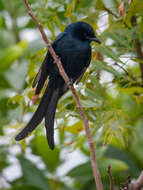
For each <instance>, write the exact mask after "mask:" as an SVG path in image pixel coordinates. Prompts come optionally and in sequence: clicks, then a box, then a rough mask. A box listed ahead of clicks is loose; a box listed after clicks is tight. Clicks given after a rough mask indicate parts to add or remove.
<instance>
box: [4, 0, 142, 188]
mask: <svg viewBox="0 0 143 190" xmlns="http://www.w3.org/2000/svg"><path fill="white" fill-rule="evenodd" d="M29 3H31V6H32V10H33V12H34V14H35V15H36V17H37V18H38V19H39V21H40V23H41V24H42V25H43V26H44V28H45V31H46V33H47V36H48V38H49V39H50V40H51V42H52V41H53V40H54V39H55V37H56V35H57V34H59V33H60V32H62V31H63V30H64V28H65V27H66V26H67V25H68V24H70V23H72V22H75V21H77V20H82V21H85V22H88V23H89V24H91V25H92V27H93V28H94V30H95V31H96V34H97V36H98V37H99V39H100V40H101V41H102V44H101V45H97V44H94V43H93V44H92V49H93V51H92V52H93V53H92V63H91V65H90V67H89V68H88V70H87V72H86V74H85V75H84V77H83V79H82V81H81V82H80V83H79V85H78V86H76V89H77V91H78V94H79V97H80V100H81V103H82V105H83V107H84V109H85V112H86V114H87V117H88V119H89V122H90V129H91V132H92V136H93V140H94V144H95V149H96V153H97V160H98V164H99V169H100V172H101V176H102V182H103V185H104V189H105V190H106V189H109V178H108V175H107V166H108V164H110V165H111V170H112V174H113V177H114V180H115V189H118V187H119V185H120V183H122V182H124V181H126V179H127V177H128V176H129V175H130V176H131V178H132V179H135V178H137V177H138V176H139V174H140V172H141V170H142V168H143V162H142V159H143V150H142V146H143V87H142V84H143V79H142V77H141V70H140V69H141V65H142V63H143V60H141V58H140V57H139V55H138V53H139V52H138V51H137V47H136V43H135V42H136V39H137V40H138V41H139V42H140V45H142V44H143V6H142V5H143V1H142V0H133V1H128V0H126V1H125V5H124V15H122V16H121V15H119V13H118V7H119V5H120V4H121V0H108V1H106V0H88V1H84V0H83V1H78V0H66V1H65V0H29ZM133 18H136V23H135V24H133V22H132V19H133ZM141 48H143V47H141ZM46 51H47V50H46V48H45V44H44V42H43V40H42V38H41V36H40V33H39V31H38V29H37V28H36V27H35V24H34V23H33V21H32V20H31V18H30V17H29V16H28V13H27V10H26V8H25V5H24V2H23V1H20V0H9V1H8V0H0V189H3V190H4V189H8V190H25V189H26V190H28V189H30V190H78V189H81V190H85V189H88V190H92V189H95V188H96V187H95V183H94V179H93V175H92V171H91V166H90V157H89V148H88V145H87V140H86V137H85V132H84V130H83V122H82V121H81V120H80V116H79V112H78V110H77V108H76V106H75V102H74V99H73V97H72V94H71V92H68V93H66V94H65V95H64V96H63V97H62V98H61V99H60V102H59V104H58V109H57V113H56V124H55V138H56V148H55V149H54V151H51V150H49V147H48V145H47V142H46V137H45V131H44V127H43V124H41V125H40V126H39V127H38V128H37V129H36V130H35V132H34V133H33V134H32V135H31V136H30V137H28V138H27V139H26V140H23V141H22V142H20V143H17V142H15V141H14V137H15V135H16V134H17V133H18V132H19V131H20V130H21V129H22V127H24V125H25V124H26V122H28V120H29V119H30V117H31V116H32V114H33V112H34V111H35V109H36V105H34V106H33V105H32V104H31V99H32V95H33V94H34V91H33V89H32V88H31V84H32V81H33V79H34V76H35V75H36V72H37V71H38V68H39V67H40V64H41V63H42V60H43V59H44V56H45V53H46ZM38 103H39V102H37V105H38Z"/></svg>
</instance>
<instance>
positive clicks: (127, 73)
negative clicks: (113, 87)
mask: <svg viewBox="0 0 143 190" xmlns="http://www.w3.org/2000/svg"><path fill="white" fill-rule="evenodd" d="M114 65H116V66H118V67H119V68H121V69H122V70H123V71H124V72H125V73H126V75H128V76H129V77H130V78H131V79H132V80H133V81H136V79H135V78H134V76H132V75H131V74H130V73H129V72H128V71H127V70H126V69H125V68H124V67H123V66H121V65H120V64H118V63H117V62H115V63H114Z"/></svg>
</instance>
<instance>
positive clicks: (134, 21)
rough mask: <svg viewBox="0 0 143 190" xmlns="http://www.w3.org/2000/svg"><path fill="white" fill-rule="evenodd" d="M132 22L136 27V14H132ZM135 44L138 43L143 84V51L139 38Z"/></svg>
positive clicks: (137, 50)
mask: <svg viewBox="0 0 143 190" xmlns="http://www.w3.org/2000/svg"><path fill="white" fill-rule="evenodd" d="M131 23H132V26H134V27H135V26H137V19H136V16H132V18H131ZM135 34H136V33H135ZM135 45H136V53H137V57H138V59H139V66H140V71H141V79H142V86H143V52H142V47H141V42H140V40H139V38H136V39H135Z"/></svg>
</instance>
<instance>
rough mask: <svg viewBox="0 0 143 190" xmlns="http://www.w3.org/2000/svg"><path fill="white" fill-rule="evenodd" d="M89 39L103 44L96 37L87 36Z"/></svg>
mask: <svg viewBox="0 0 143 190" xmlns="http://www.w3.org/2000/svg"><path fill="white" fill-rule="evenodd" d="M87 39H88V40H91V41H94V42H97V43H99V44H101V41H100V40H99V39H98V38H96V37H87Z"/></svg>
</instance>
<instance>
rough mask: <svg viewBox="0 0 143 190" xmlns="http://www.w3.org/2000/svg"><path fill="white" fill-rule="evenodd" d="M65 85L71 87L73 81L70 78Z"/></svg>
mask: <svg viewBox="0 0 143 190" xmlns="http://www.w3.org/2000/svg"><path fill="white" fill-rule="evenodd" d="M67 84H68V86H72V85H73V79H71V78H70V79H69V81H68V83H67Z"/></svg>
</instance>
